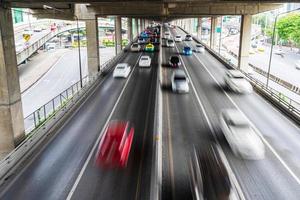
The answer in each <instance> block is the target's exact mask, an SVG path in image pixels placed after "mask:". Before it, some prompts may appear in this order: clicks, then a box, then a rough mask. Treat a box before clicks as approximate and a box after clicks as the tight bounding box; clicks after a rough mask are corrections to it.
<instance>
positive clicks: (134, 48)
mask: <svg viewBox="0 0 300 200" xmlns="http://www.w3.org/2000/svg"><path fill="white" fill-rule="evenodd" d="M130 50H131V51H133V52H139V51H140V50H141V45H139V44H138V43H133V44H132V45H131V47H130Z"/></svg>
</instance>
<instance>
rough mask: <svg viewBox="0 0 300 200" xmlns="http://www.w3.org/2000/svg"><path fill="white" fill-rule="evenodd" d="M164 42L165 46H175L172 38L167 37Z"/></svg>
mask: <svg viewBox="0 0 300 200" xmlns="http://www.w3.org/2000/svg"><path fill="white" fill-rule="evenodd" d="M166 43H167V47H175V42H174V40H172V39H168V40H167V42H166Z"/></svg>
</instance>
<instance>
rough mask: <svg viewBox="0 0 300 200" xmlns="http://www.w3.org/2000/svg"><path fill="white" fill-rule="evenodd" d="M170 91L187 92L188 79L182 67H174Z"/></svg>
mask: <svg viewBox="0 0 300 200" xmlns="http://www.w3.org/2000/svg"><path fill="white" fill-rule="evenodd" d="M171 84H172V91H173V92H178V93H188V92H189V79H188V78H187V76H186V75H185V73H184V71H183V70H182V69H176V70H175V71H174V72H173V74H172V76H171Z"/></svg>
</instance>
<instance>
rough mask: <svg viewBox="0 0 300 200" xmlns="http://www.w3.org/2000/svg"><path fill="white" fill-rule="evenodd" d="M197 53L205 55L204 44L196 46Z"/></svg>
mask: <svg viewBox="0 0 300 200" xmlns="http://www.w3.org/2000/svg"><path fill="white" fill-rule="evenodd" d="M195 52H197V53H204V52H205V47H204V46H203V45H202V44H196V47H195Z"/></svg>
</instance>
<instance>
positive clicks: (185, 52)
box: [182, 46, 193, 56]
mask: <svg viewBox="0 0 300 200" xmlns="http://www.w3.org/2000/svg"><path fill="white" fill-rule="evenodd" d="M182 53H183V55H186V56H190V55H192V54H193V51H192V48H191V47H189V46H185V47H183V52H182Z"/></svg>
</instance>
